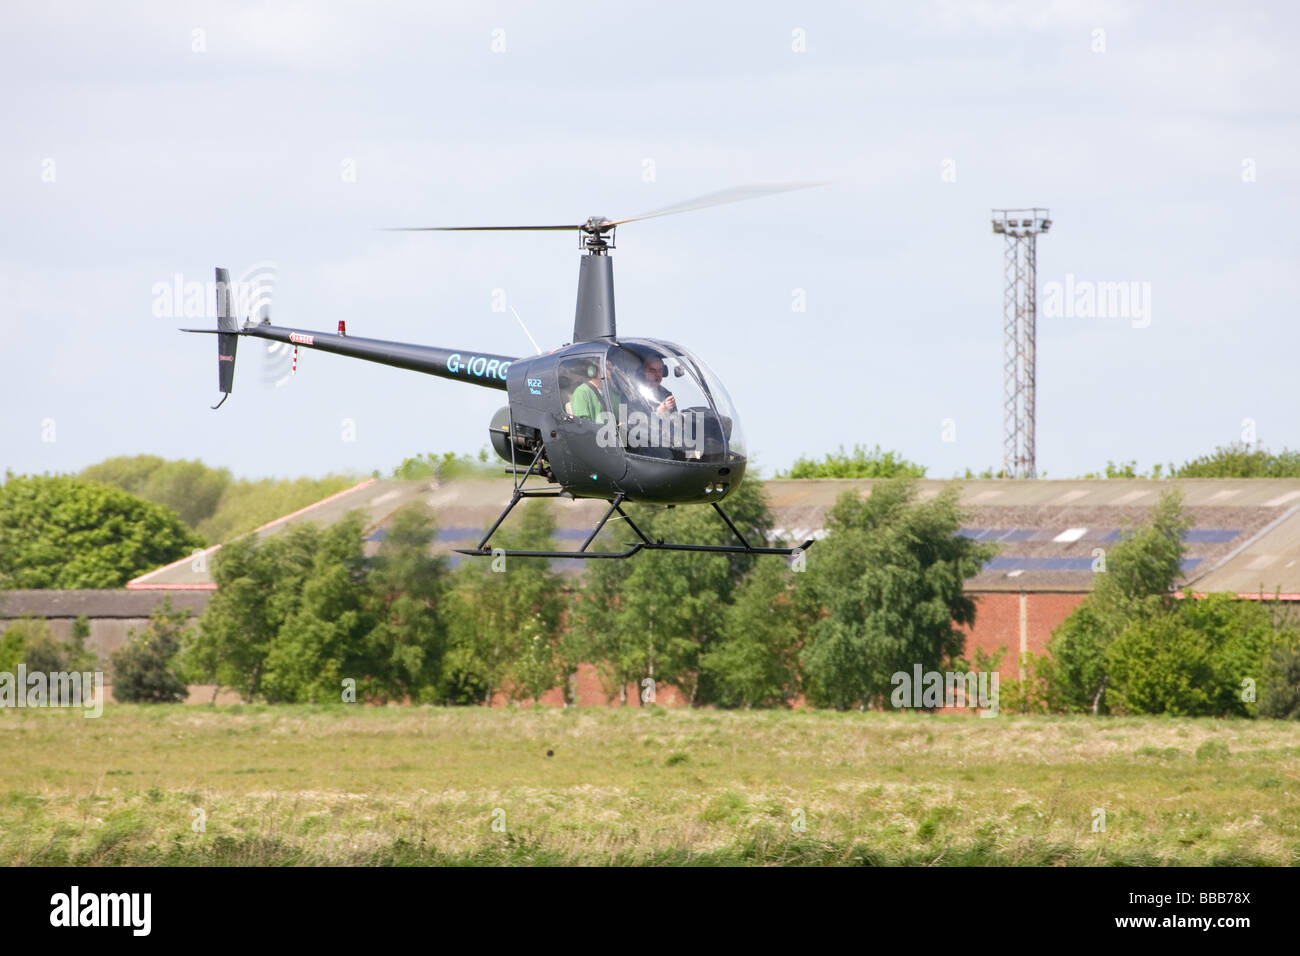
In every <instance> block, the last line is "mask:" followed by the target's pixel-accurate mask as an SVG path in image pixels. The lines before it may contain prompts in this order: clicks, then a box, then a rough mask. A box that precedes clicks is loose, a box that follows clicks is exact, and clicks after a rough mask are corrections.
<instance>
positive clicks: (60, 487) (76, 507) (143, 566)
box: [0, 476, 203, 588]
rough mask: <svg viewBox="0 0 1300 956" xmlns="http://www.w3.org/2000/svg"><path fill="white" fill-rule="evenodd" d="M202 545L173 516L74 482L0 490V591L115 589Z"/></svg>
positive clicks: (38, 479) (26, 480)
mask: <svg viewBox="0 0 1300 956" xmlns="http://www.w3.org/2000/svg"><path fill="white" fill-rule="evenodd" d="M202 544H203V541H202V539H201V538H200V537H198V536H197V535H195V534H194V532H192V531H190V529H188V528H186V527H185V525H184V524H182V523H181V521H180V519H179V518H177V516H176V515H175V513H174V512H172V511H170V510H168V509H166V508H163V507H161V506H159V505H155V504H153V503H151V502H148V501H145V500H144V499H143V498H138V497H136V496H135V495H131V494H128V493H127V492H125V491H122V490H121V489H118V488H114V487H111V486H109V485H104V484H99V483H97V482H90V481H82V480H81V479H78V478H66V477H50V476H30V477H26V476H10V477H9V479H8V481H6V483H5V484H4V486H3V487H0V588H116V587H121V586H122V585H124V584H125V583H126V582H127V581H129V580H131V579H132V578H134V577H137V576H139V575H141V574H144V573H145V572H146V571H152V570H153V569H154V568H157V567H160V566H161V565H164V564H167V563H169V562H171V561H175V560H177V559H178V558H181V557H184V556H185V555H187V554H189V553H191V551H192V550H193V549H194V548H197V547H199V546H201V545H202Z"/></svg>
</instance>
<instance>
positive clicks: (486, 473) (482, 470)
mask: <svg viewBox="0 0 1300 956" xmlns="http://www.w3.org/2000/svg"><path fill="white" fill-rule="evenodd" d="M495 458H496V456H495V455H493V456H491V459H490V458H489V455H488V450H487V449H486V448H482V449H480V450H479V453H478V457H477V458H471V457H470V456H469V455H457V454H456V453H455V452H450V451H448V452H444V453H443V454H442V455H436V454H434V453H433V452H429V453H428V454H419V455H416V456H414V457H412V458H406V459H404V460H403V461H402V463H401V464H400V465H398V466H397V467H396V468H394V469H393V474H392V477H394V478H402V479H412V478H437V479H438V480H439V481H450V480H451V479H453V478H497V477H500V475H501V468H499V467H497V465H496V464H494V463H492V459H495ZM524 464H527V462H525V463H524Z"/></svg>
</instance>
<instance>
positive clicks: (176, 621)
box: [113, 600, 190, 703]
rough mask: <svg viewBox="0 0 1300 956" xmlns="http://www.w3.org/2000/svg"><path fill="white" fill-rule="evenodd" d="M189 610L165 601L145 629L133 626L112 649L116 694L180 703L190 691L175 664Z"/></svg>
mask: <svg viewBox="0 0 1300 956" xmlns="http://www.w3.org/2000/svg"><path fill="white" fill-rule="evenodd" d="M189 616H190V613H189V611H174V610H172V606H171V601H170V600H167V601H164V602H163V604H162V605H161V606H160V607H157V608H155V609H154V612H153V614H151V615H150V616H149V623H148V625H147V626H146V627H145V628H144V630H142V631H135V630H132V631H131V632H130V633H129V634H128V635H127V642H126V644H124V645H123V646H122V647H120V648H118V649H117V650H116V651H114V652H113V697H114V698H115V699H116V700H119V701H122V702H124V703H179V702H181V701H183V700H185V698H186V697H187V696H188V695H189V691H188V688H187V687H186V686H185V681H183V680H182V679H181V677H180V674H179V673H178V671H177V669H176V667H175V658H176V652H177V651H178V650H179V649H180V645H181V631H182V630H183V629H184V627H185V622H186V621H187V620H188V619H189Z"/></svg>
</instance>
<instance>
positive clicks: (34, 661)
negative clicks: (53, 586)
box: [0, 616, 97, 674]
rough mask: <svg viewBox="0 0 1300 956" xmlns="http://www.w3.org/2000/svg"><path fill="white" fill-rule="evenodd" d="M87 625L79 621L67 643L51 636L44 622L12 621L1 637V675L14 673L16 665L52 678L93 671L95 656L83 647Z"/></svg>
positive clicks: (78, 619)
mask: <svg viewBox="0 0 1300 956" xmlns="http://www.w3.org/2000/svg"><path fill="white" fill-rule="evenodd" d="M89 636H90V623H89V622H88V621H87V620H86V618H85V617H84V616H83V617H79V618H77V620H76V622H75V623H74V624H73V625H72V635H71V637H70V638H69V639H68V640H67V641H66V642H64V641H60V640H59V639H58V638H57V637H55V636H54V632H53V631H52V630H51V629H50V626H49V624H48V623H47V622H46V620H45V619H44V618H39V617H24V618H21V619H19V620H17V621H14V622H13V623H11V624H10V625H9V627H8V628H6V629H5V631H4V633H3V635H0V671H6V672H8V673H11V674H12V673H14V672H15V671H16V670H17V669H18V665H19V664H24V665H26V667H27V670H28V671H41V672H43V673H47V674H52V673H59V672H68V671H93V670H94V669H95V667H96V666H97V662H96V658H95V653H94V652H93V651H91V650H90V649H88V648H87V647H86V638H87V637H89Z"/></svg>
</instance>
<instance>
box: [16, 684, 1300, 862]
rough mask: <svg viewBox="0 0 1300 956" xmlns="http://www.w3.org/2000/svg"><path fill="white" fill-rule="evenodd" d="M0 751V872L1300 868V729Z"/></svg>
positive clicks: (840, 728) (591, 735)
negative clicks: (51, 867) (405, 867)
mask: <svg viewBox="0 0 1300 956" xmlns="http://www.w3.org/2000/svg"><path fill="white" fill-rule="evenodd" d="M548 749H549V750H553V751H554V756H552V757H547V756H546V752H547V750H548ZM0 752H2V753H3V763H2V765H0V863H4V864H6V865H40V864H90V865H94V864H104V865H122V864H152V863H161V864H207V863H214V864H253V865H282V864H429V863H467V864H559V863H578V864H611V863H613V864H637V863H652V864H732V863H740V864H863V863H867V864H918V865H930V864H937V865H952V864H1029V865H1065V864H1119V865H1161V864H1221V865H1233V864H1235V865H1242V864H1245V865H1251V864H1286V865H1295V864H1300V725H1298V724H1296V723H1281V722H1271V721H1253V722H1252V721H1214V720H1170V719H1108V720H1092V719H1086V718H1041V717H1010V716H1006V715H1004V716H1001V717H998V718H995V719H978V718H974V717H966V716H956V715H954V716H927V715H924V714H916V713H911V714H879V713H867V714H862V713H850V714H838V713H828V712H814V711H801V712H747V713H731V712H716V711H689V710H662V709H659V708H650V709H647V710H641V709H639V708H627V709H622V710H620V709H582V710H568V711H565V710H557V709H545V710H517V711H512V710H484V709H481V708H464V709H419V708H369V707H360V706H357V705H352V706H348V705H337V706H333V707H256V706H254V707H247V706H246V707H239V706H235V707H223V708H215V709H209V708H207V707H193V706H185V705H176V706H155V707H143V706H124V705H113V704H110V705H109V706H108V707H106V709H105V711H104V716H103V717H102V718H100V719H92V720H88V719H85V718H83V717H82V716H81V714H80V712H77V711H67V710H63V711H59V710H5V711H0ZM1097 810H1104V812H1105V828H1104V831H1101V832H1094V821H1095V820H1097V819H1098V818H1097V816H1096V813H1095V811H1097ZM199 811H201V813H200V812H199ZM200 821H201V822H202V824H203V828H204V829H203V832H197V831H196V829H195V827H196V825H197V824H198V823H199V822H200ZM494 823H495V829H494ZM800 823H802V824H803V827H802V830H800V829H799V826H798V825H799V824H800ZM503 827H504V832H502V828H503Z"/></svg>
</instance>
